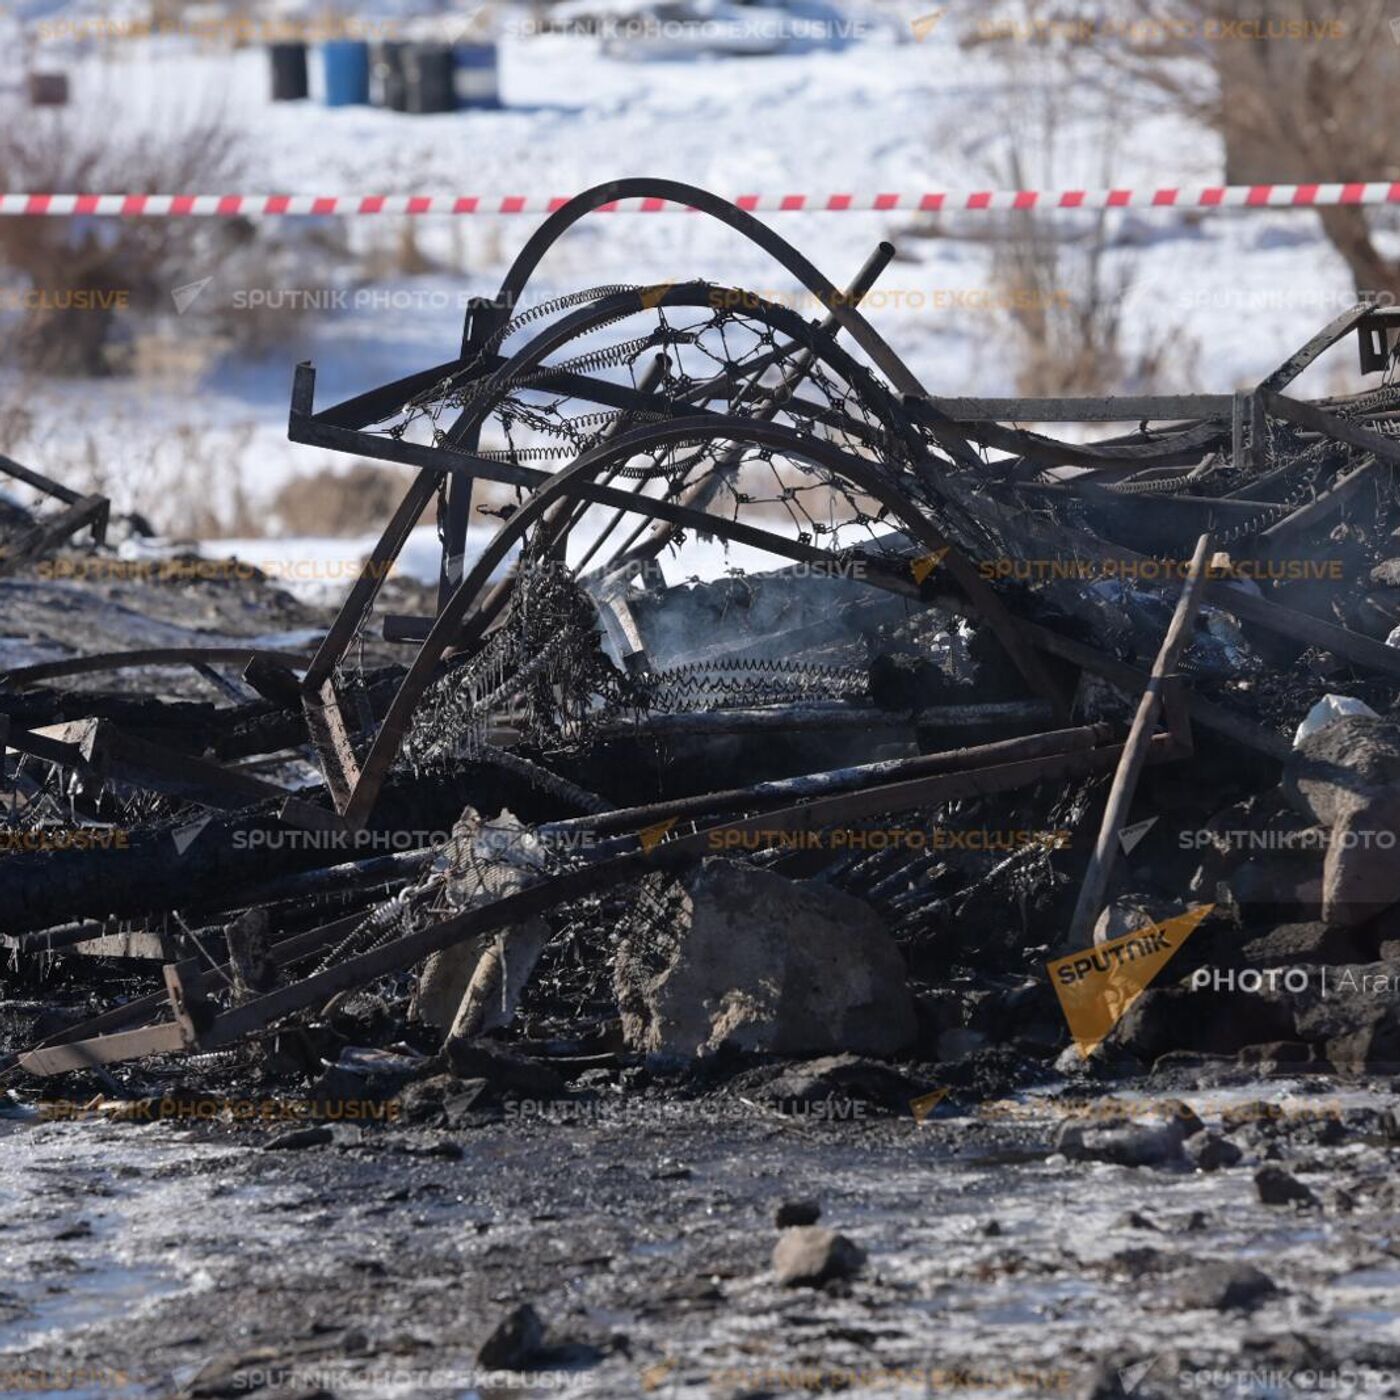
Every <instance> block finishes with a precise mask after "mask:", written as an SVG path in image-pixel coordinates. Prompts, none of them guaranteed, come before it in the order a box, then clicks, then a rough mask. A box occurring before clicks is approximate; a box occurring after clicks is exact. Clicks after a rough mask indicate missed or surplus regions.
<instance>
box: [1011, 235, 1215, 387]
mask: <svg viewBox="0 0 1400 1400" xmlns="http://www.w3.org/2000/svg"><path fill="white" fill-rule="evenodd" d="M992 276H993V279H994V281H995V282H996V284H997V288H998V291H999V292H1000V294H1001V297H1002V300H1003V303H1004V304H1005V305H1006V306H1007V307H1008V311H1007V313H1006V314H1007V315H1008V316H1009V317H1010V319H1011V321H1012V324H1013V326H1014V328H1015V334H1016V343H1017V348H1018V357H1017V363H1016V392H1017V393H1018V394H1021V395H1024V396H1027V397H1055V396H1060V395H1075V394H1107V393H1124V394H1151V393H1157V392H1161V391H1163V390H1166V389H1173V388H1181V387H1184V386H1186V385H1189V384H1190V383H1191V382H1192V381H1193V379H1194V377H1195V363H1196V357H1197V354H1198V352H1199V348H1200V347H1199V343H1198V342H1196V341H1194V340H1192V339H1191V338H1190V337H1188V336H1186V335H1185V334H1184V333H1182V332H1181V331H1180V330H1179V329H1175V330H1173V331H1171V332H1169V333H1166V334H1162V333H1160V332H1159V333H1158V334H1157V335H1156V336H1155V337H1154V338H1153V340H1152V342H1151V343H1150V344H1147V345H1143V346H1139V347H1137V348H1130V347H1129V346H1128V344H1127V339H1126V337H1125V334H1124V330H1125V321H1126V311H1127V306H1128V299H1129V296H1130V293H1131V291H1132V287H1133V280H1134V278H1133V273H1132V271H1131V268H1130V267H1129V265H1128V264H1127V263H1122V264H1120V266H1119V267H1117V268H1116V269H1110V268H1109V267H1108V265H1107V260H1106V249H1105V245H1104V237H1103V217H1102V216H1100V217H1099V218H1098V219H1097V220H1096V227H1095V230H1094V233H1093V236H1092V237H1090V238H1089V239H1087V240H1085V241H1084V242H1083V244H1082V245H1075V244H1070V243H1066V242H1064V241H1063V240H1062V239H1061V238H1059V237H1058V236H1057V235H1056V233H1055V232H1054V231H1053V230H1052V229H1050V228H1049V227H1047V222H1046V220H1045V219H1043V218H1038V217H1036V216H1035V215H1034V214H1031V213H1029V212H1027V213H1024V214H1020V215H1017V216H1015V222H1014V224H1013V226H1012V227H1011V228H1009V229H1007V231H1006V234H1005V236H1004V238H1003V239H1002V241H1000V242H999V243H998V244H997V245H996V247H995V249H994V251H993V254H992Z"/></svg>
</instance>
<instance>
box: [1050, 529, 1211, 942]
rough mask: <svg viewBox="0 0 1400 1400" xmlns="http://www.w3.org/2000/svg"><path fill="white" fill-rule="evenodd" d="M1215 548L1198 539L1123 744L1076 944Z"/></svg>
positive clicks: (1102, 885)
mask: <svg viewBox="0 0 1400 1400" xmlns="http://www.w3.org/2000/svg"><path fill="white" fill-rule="evenodd" d="M1210 550H1211V543H1210V536H1209V535H1202V536H1201V538H1200V539H1199V540H1197V542H1196V552H1195V554H1193V555H1192V556H1191V571H1190V573H1189V575H1188V576H1187V579H1186V586H1185V587H1184V588H1183V589H1182V590H1181V596H1180V598H1179V599H1178V600H1177V604H1176V612H1175V613H1173V614H1172V620H1171V626H1170V627H1168V628H1167V635H1166V639H1165V640H1164V641H1163V643H1162V649H1161V650H1160V651H1159V652H1158V653H1157V659H1156V661H1154V662H1153V663H1152V674H1151V676H1150V677H1149V678H1148V682H1147V688H1146V689H1145V690H1144V691H1143V692H1142V699H1141V700H1140V701H1139V702H1138V709H1137V714H1136V716H1135V717H1134V719H1133V727H1132V729H1131V730H1130V731H1129V732H1128V741H1127V743H1126V744H1124V745H1123V755H1122V757H1121V758H1120V759H1119V761H1118V771H1117V772H1116V773H1115V774H1114V775H1113V786H1112V787H1111V788H1110V789H1109V791H1108V806H1107V807H1106V808H1105V809H1104V814H1103V825H1102V826H1100V828H1099V838H1098V841H1097V843H1096V844H1095V846H1094V854H1093V855H1092V856H1091V857H1090V859H1089V868H1088V870H1087V871H1085V874H1084V884H1083V886H1082V888H1081V889H1080V891H1079V902H1078V904H1076V905H1075V907H1074V918H1073V920H1072V921H1071V922H1070V937H1069V942H1070V946H1071V947H1074V948H1078V947H1080V946H1082V945H1083V944H1085V943H1086V942H1087V941H1088V939H1089V937H1090V936H1091V934H1092V933H1093V928H1094V921H1095V920H1096V919H1097V918H1098V916H1099V911H1100V910H1101V909H1102V908H1103V904H1104V897H1105V895H1106V894H1107V892H1108V877H1109V876H1110V875H1111V874H1112V873H1113V862H1114V859H1115V858H1116V856H1117V854H1118V833H1119V832H1120V831H1121V830H1122V829H1123V824H1124V823H1125V822H1126V821H1127V818H1128V809H1129V808H1130V807H1131V806H1132V803H1133V795H1134V794H1135V793H1136V792H1137V785H1138V779H1139V777H1141V776H1142V770H1143V766H1144V765H1145V764H1146V762H1147V750H1148V745H1149V744H1150V743H1151V741H1152V734H1153V731H1154V730H1155V729H1156V727H1157V717H1158V714H1159V713H1160V711H1161V707H1162V692H1163V689H1164V687H1165V682H1166V679H1167V677H1168V676H1170V675H1172V673H1173V672H1174V671H1175V670H1176V662H1177V658H1178V657H1179V656H1180V655H1181V652H1182V649H1183V648H1184V647H1185V645H1186V643H1187V641H1188V640H1189V639H1190V635H1191V624H1192V623H1193V622H1194V621H1195V617H1196V610H1197V608H1198V607H1199V605H1200V601H1201V595H1202V593H1203V592H1204V590H1205V584H1206V579H1207V577H1208V576H1209V574H1210V567H1209V565H1210Z"/></svg>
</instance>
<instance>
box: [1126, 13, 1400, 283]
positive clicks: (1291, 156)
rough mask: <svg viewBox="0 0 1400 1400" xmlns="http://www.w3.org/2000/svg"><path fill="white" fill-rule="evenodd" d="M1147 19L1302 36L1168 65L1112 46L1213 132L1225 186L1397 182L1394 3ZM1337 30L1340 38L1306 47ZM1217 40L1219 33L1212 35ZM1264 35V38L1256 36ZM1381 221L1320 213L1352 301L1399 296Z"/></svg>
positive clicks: (1199, 28) (1236, 46)
mask: <svg viewBox="0 0 1400 1400" xmlns="http://www.w3.org/2000/svg"><path fill="white" fill-rule="evenodd" d="M1135 10H1136V11H1137V14H1138V16H1139V17H1140V18H1141V19H1143V20H1155V21H1157V22H1159V23H1161V24H1162V25H1163V27H1164V28H1165V27H1166V26H1167V25H1168V24H1174V25H1176V26H1177V30H1176V32H1181V29H1180V26H1182V25H1190V26H1192V29H1191V30H1190V32H1191V33H1193V34H1194V35H1197V36H1199V35H1202V34H1204V33H1205V32H1206V26H1207V25H1208V24H1212V23H1213V24H1224V23H1231V24H1233V23H1235V22H1237V21H1241V20H1244V21H1248V22H1251V23H1255V22H1257V23H1260V24H1269V23H1272V24H1273V25H1274V26H1275V32H1276V33H1278V32H1279V31H1278V26H1280V25H1284V24H1288V23H1292V24H1302V25H1308V24H1311V25H1313V26H1321V27H1322V28H1314V29H1312V30H1311V31H1307V30H1304V31H1303V37H1297V38H1294V37H1288V36H1287V32H1286V31H1285V32H1283V33H1282V34H1279V37H1275V38H1271V39H1269V38H1265V39H1259V40H1252V41H1251V40H1237V41H1229V40H1216V41H1209V40H1207V41H1204V42H1202V41H1200V39H1196V40H1194V41H1188V42H1184V43H1182V44H1180V45H1178V46H1177V48H1176V50H1175V52H1174V55H1173V56H1174V59H1175V60H1177V61H1174V62H1169V63H1163V62H1161V61H1160V59H1159V58H1158V57H1157V56H1155V55H1152V54H1145V53H1142V52H1140V51H1137V50H1135V49H1133V48H1132V47H1127V48H1110V49H1108V50H1107V54H1108V56H1109V57H1110V58H1111V59H1112V60H1113V61H1114V62H1116V63H1118V64H1119V65H1120V66H1123V67H1125V68H1127V69H1128V70H1129V71H1130V72H1131V74H1132V76H1133V77H1134V78H1135V79H1137V80H1138V81H1139V82H1140V83H1141V84H1142V85H1144V86H1145V88H1147V89H1148V90H1152V91H1155V92H1156V93H1157V94H1158V95H1159V96H1160V97H1161V98H1162V99H1163V100H1164V101H1165V102H1166V104H1167V105H1168V106H1170V107H1171V108H1173V109H1175V110H1177V111H1179V112H1182V113H1184V114H1185V115H1187V116H1189V117H1190V118H1192V119H1193V120H1195V121H1197V122H1200V123H1202V124H1203V125H1205V126H1208V127H1210V128H1211V129H1212V130H1215V131H1217V132H1219V133H1220V134H1221V137H1222V139H1223V140H1224V144H1225V157H1226V177H1227V179H1229V180H1230V181H1231V182H1232V183H1268V182H1274V183H1281V184H1299V183H1306V182H1309V181H1315V180H1320V181H1368V180H1392V181H1393V180H1400V125H1397V124H1396V122H1395V121H1394V120H1393V116H1392V113H1393V110H1394V104H1395V92H1396V88H1397V85H1400V42H1397V35H1396V33H1395V31H1394V30H1393V29H1392V27H1391V26H1392V21H1393V20H1395V19H1397V18H1400V9H1397V7H1396V5H1395V4H1394V0H1139V3H1138V4H1137V5H1136V6H1135ZM1328 27H1330V32H1334V33H1336V34H1337V35H1338V37H1333V38H1328V37H1309V34H1311V35H1312V36H1317V35H1320V34H1323V33H1327V32H1329V28H1328ZM1213 32H1216V33H1218V32H1220V31H1218V30H1217V31H1213ZM1263 32H1266V33H1267V32H1268V31H1263ZM1383 217H1384V215H1383V214H1378V213H1377V211H1374V210H1369V209H1364V208H1358V207H1355V206H1347V207H1337V208H1326V209H1319V210H1318V218H1319V219H1320V220H1321V222H1322V227H1323V231H1324V233H1325V234H1326V235H1327V238H1328V239H1329V240H1330V242H1331V243H1332V245H1333V247H1335V248H1336V250H1337V252H1338V253H1340V254H1341V256H1342V257H1343V258H1344V259H1345V260H1346V264H1347V267H1348V269H1349V270H1350V271H1351V274H1352V278H1353V281H1354V282H1355V285H1356V289H1357V291H1358V292H1375V293H1381V292H1388V293H1390V294H1391V295H1392V296H1400V260H1396V259H1394V258H1388V257H1386V256H1384V255H1383V254H1382V253H1381V252H1380V250H1379V249H1378V248H1377V246H1376V242H1375V237H1374V233H1375V227H1376V224H1377V222H1378V219H1380V218H1383Z"/></svg>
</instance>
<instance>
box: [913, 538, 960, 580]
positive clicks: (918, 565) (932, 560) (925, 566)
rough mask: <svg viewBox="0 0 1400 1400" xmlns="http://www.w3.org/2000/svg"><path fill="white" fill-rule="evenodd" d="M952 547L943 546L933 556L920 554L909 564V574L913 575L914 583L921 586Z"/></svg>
mask: <svg viewBox="0 0 1400 1400" xmlns="http://www.w3.org/2000/svg"><path fill="white" fill-rule="evenodd" d="M951 548H952V545H947V544H945V545H944V546H943V548H942V549H940V550H938V551H937V552H936V553H934V554H921V555H920V556H919V557H918V558H917V559H914V560H912V561H911V562H910V564H909V572H910V573H911V574H913V575H914V582H915V583H918V584H922V583H923V581H924V580H925V579H926V578H927V577H928V576H929V575H930V574H931V573H932V572H933V571H934V570H935V569H936V568H937V567H938V566H939V565H940V564H941V563H942V562H943V560H944V558H945V557H946V556H947V553H948V551H949V550H950V549H951Z"/></svg>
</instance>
